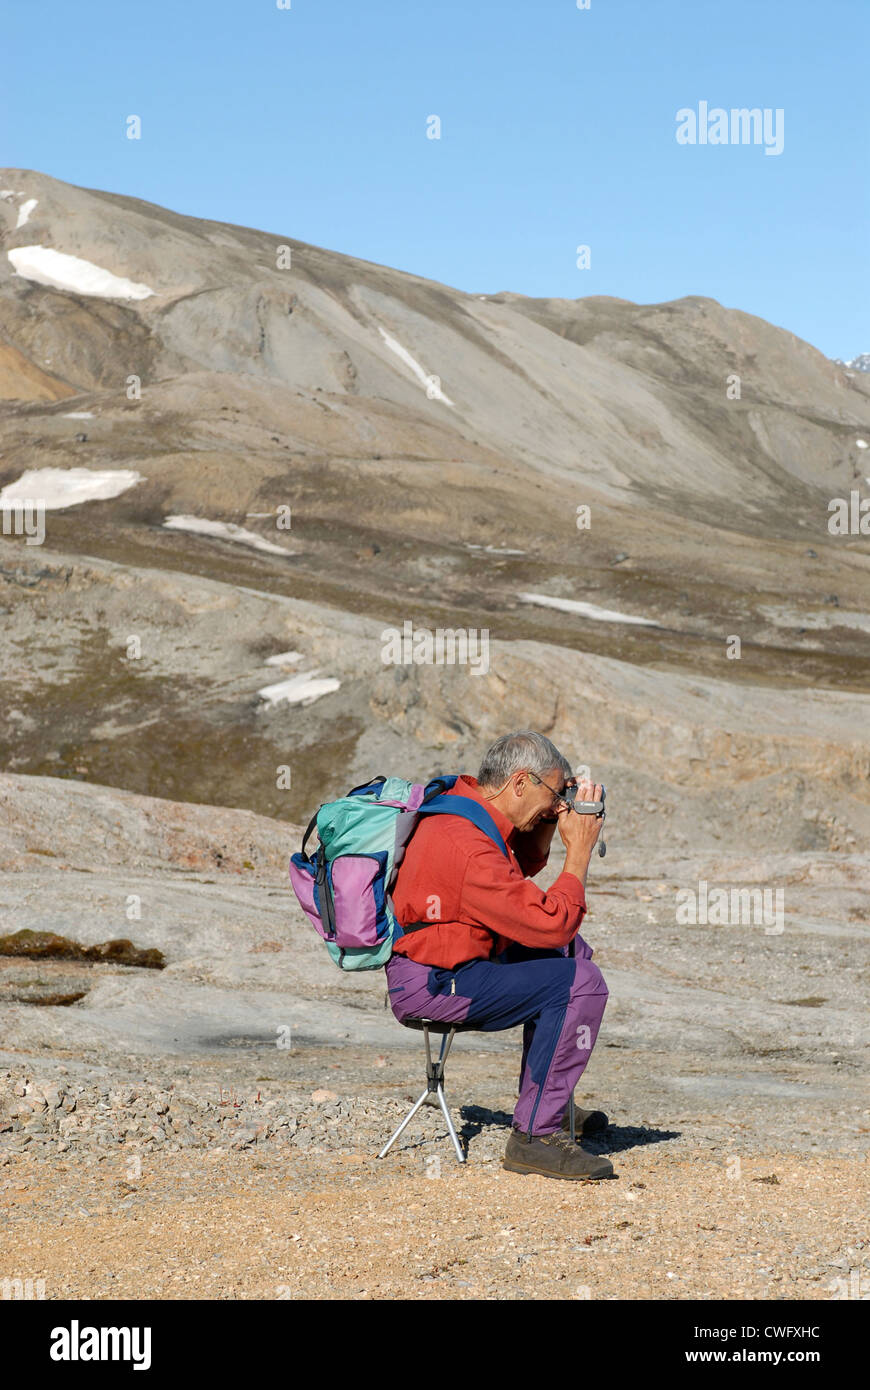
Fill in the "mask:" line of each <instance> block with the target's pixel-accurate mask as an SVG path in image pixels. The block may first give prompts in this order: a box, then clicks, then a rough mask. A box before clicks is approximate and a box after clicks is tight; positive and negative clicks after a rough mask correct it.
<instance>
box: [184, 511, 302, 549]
mask: <svg viewBox="0 0 870 1390" xmlns="http://www.w3.org/2000/svg"><path fill="white" fill-rule="evenodd" d="M163 525H164V526H167V527H168V528H169V530H170V531H193V532H195V533H196V534H198V535H201V536H217V537H218V538H219V539H220V540H224V541H236V542H238V544H239V545H249V546H251V548H252V549H253V550H265V552H266V553H267V555H283V556H284V557H285V559H286V557H287V556H288V555H295V554H296V551H295V550H285V549H284V547H283V546H282V545H276V544H275V542H274V541H267V540H266V539H265V538H264V537H263V536H258V535H257V533H256V531H246V530H245V528H244V526H236V524H235V523H234V522H232V521H207V520H206V518H205V517H201V516H168V517H166V518H165V520H164V522H163Z"/></svg>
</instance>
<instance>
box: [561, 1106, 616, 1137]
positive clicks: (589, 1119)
mask: <svg viewBox="0 0 870 1390" xmlns="http://www.w3.org/2000/svg"><path fill="white" fill-rule="evenodd" d="M609 1124H610V1121H609V1120H608V1118H607V1116H606V1115H605V1113H604V1111H603V1110H581V1109H580V1106H579V1105H575V1106H574V1133H575V1134H603V1132H604V1130H605V1129H606V1128H607V1126H608V1125H609ZM570 1127H571V1121H570V1120H569V1118H568V1111H567V1110H566V1111H565V1118H564V1120H563V1121H562V1128H563V1129H564V1130H570Z"/></svg>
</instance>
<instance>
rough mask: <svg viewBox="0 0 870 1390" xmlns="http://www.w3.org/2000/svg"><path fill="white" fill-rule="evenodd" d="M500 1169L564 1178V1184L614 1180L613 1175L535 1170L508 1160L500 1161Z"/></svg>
mask: <svg viewBox="0 0 870 1390" xmlns="http://www.w3.org/2000/svg"><path fill="white" fill-rule="evenodd" d="M501 1166H502V1168H504V1169H505V1171H506V1172H508V1173H520V1174H529V1175H534V1176H537V1177H540V1178H564V1179H565V1181H566V1182H602V1181H603V1180H604V1179H606V1178H615V1177H616V1174H615V1173H554V1172H553V1170H552V1169H551V1168H536V1167H535V1166H534V1165H533V1164H531V1163H511V1162H510V1161H509V1160H508V1159H504V1158H503V1159H502V1162H501Z"/></svg>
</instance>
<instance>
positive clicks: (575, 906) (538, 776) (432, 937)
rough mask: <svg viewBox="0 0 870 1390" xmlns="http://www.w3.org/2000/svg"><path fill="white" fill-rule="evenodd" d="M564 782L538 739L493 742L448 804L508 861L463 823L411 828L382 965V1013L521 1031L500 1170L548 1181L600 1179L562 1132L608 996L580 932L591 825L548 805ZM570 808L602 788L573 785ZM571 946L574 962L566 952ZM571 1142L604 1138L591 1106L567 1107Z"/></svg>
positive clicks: (450, 819) (555, 757) (597, 1162)
mask: <svg viewBox="0 0 870 1390" xmlns="http://www.w3.org/2000/svg"><path fill="white" fill-rule="evenodd" d="M574 781H575V779H574V778H573V776H572V773H571V766H570V764H569V763H568V760H567V759H566V758H565V757H563V755H562V754H561V753H560V752H559V750H558V749H557V748H556V747H555V745H554V744H552V743H551V742H550V740H549V739H548V738H545V737H544V735H543V734H538V733H533V732H532V731H531V730H522V731H521V732H519V733H515V734H505V735H504V736H503V737H502V738H499V739H497V740H496V742H495V743H494V744H493V745H492V747H491V748H489V749H488V750H487V752H486V754H485V756H484V759H483V762H482V764H481V766H480V770H479V772H478V774H477V777H476V778H474V777H470V776H460V777H458V778H457V780H456V783H455V785H454V787H453V789H452V792H450V793H448V795H455V796H462V797H470V798H472V799H473V800H474V801H476V802H478V803H479V804H480V805H482V806H484V807H485V808H486V810H487V811H488V812H489V814H490V816H491V817H492V820H493V821H494V822H495V826H496V828H497V829H498V831H499V832H500V834H501V837H502V839H503V841H504V843H505V845H506V847H507V851H508V857H505V855H504V854H503V853H502V852H501V850H500V849H499V847H498V846H497V844H495V843H494V841H492V840H491V839H490V838H489V836H488V835H487V834H486V833H485V832H484V831H482V830H480V829H479V828H478V827H477V826H476V825H474V824H473V823H472V822H471V821H469V820H466V819H463V818H461V817H459V816H450V815H439V816H429V817H426V818H425V819H423V820H422V822H421V824H420V825H418V827H417V828H416V829H415V831H414V834H413V836H412V838H411V841H410V843H409V845H408V848H407V851H406V853H405V857H404V860H403V862H402V864H401V866H400V868H399V872H398V876H397V880H396V885H395V889H394V892H393V905H394V907H395V911H396V915H397V917H398V920H399V922H400V923H401V925H402V928H403V931H404V935H403V936H401V937H399V939H398V940H397V941H396V943H395V946H394V948H393V954H392V956H391V957H390V960H389V961H388V962H387V966H386V974H387V983H388V987H389V993H390V1002H391V1004H392V1009H393V1013H394V1014H395V1016H396V1018H397V1019H399V1021H400V1022H401V1021H402V1020H403V1019H405V1018H430V1019H437V1020H438V1021H439V1022H444V1023H466V1024H472V1025H473V1026H474V1027H475V1028H480V1029H481V1030H482V1031H483V1032H493V1031H497V1030H499V1029H502V1028H513V1027H515V1026H516V1025H517V1024H519V1023H522V1024H523V1025H524V1028H523V1055H522V1062H521V1065H520V1088H519V1098H518V1100H517V1105H516V1109H515V1111H514V1117H513V1126H512V1129H511V1134H510V1138H509V1139H508V1142H507V1148H506V1149H505V1154H504V1158H503V1160H502V1164H503V1167H505V1168H507V1169H509V1171H510V1172H512V1173H539V1174H541V1175H542V1176H544V1177H549V1178H573V1179H581V1180H582V1179H590V1178H609V1177H613V1165H612V1164H611V1163H610V1162H609V1161H608V1160H607V1159H606V1158H600V1157H598V1156H596V1155H595V1154H592V1153H590V1152H589V1151H588V1150H587V1149H584V1148H583V1147H582V1145H580V1144H579V1143H574V1142H572V1140H571V1139H570V1137H569V1135H568V1134H566V1133H565V1128H566V1125H567V1120H566V1111H567V1107H568V1102H569V1099H570V1097H571V1095H572V1094H573V1091H574V1087H575V1086H576V1084H577V1081H578V1079H579V1078H580V1076H581V1075H582V1073H583V1071H584V1070H585V1068H586V1064H587V1063H588V1061H589V1057H590V1055H591V1052H592V1049H593V1047H594V1046H595V1040H596V1038H597V1036H598V1029H599V1026H600V1023H601V1017H602V1014H603V1013H604V1007H605V1005H606V1003H607V986H606V985H605V983H604V979H603V976H602V974H601V971H600V970H599V969H598V966H597V965H593V964H592V959H591V957H592V949H591V947H590V946H587V944H586V942H585V941H584V940H583V938H582V937H581V936H579V935H578V932H579V928H580V923H581V921H582V920H583V915H584V913H585V911H586V893H585V887H586V874H587V872H588V869H589V860H590V857H591V855H592V850H593V848H594V846H595V843H596V841H597V839H598V836H599V834H600V832H601V821H600V820H599V819H597V818H596V817H595V816H580V815H575V814H574V813H573V812H572V811H571V810H570V809H569V807H568V806H567V805H566V803H565V802H564V801H560V800H559V793H563V792H564V790H565V788H566V786H568V785H569V783H570V784H573V783H574ZM577 795H578V798H579V799H580V800H590V801H591V800H596V801H597V800H600V799H601V787H600V786H598V785H595V784H593V783H587V782H581V783H580V784H579V786H578V791H577ZM557 826H558V830H559V834H560V836H561V838H562V841H563V843H564V845H565V851H566V854H565V867H564V869H563V870H562V872H561V873H560V875H559V877H558V878H557V879H556V881H555V882H554V883H553V885H552V887H551V888H549V889H548V890H547V892H546V893H545V892H543V890H542V889H540V888H538V887H537V885H536V884H534V883H532V882H531V881H530V879H531V876H533V875H534V874H537V873H539V872H540V871H541V869H543V868H544V866H545V864H546V862H547V859H548V856H549V852H550V842H551V840H552V838H553V832H554V830H555V829H556V827H557ZM572 940H574V941H575V942H576V955H575V956H573V957H569V956H568V955H567V954H566V951H567V947H568V943H569V942H571V941H572ZM575 1118H576V1121H577V1123H578V1125H579V1126H580V1127H581V1132H582V1133H583V1134H591V1133H595V1132H597V1131H599V1130H602V1129H605V1128H606V1126H607V1116H606V1115H604V1114H602V1112H601V1111H599V1110H594V1111H583V1110H577V1111H575Z"/></svg>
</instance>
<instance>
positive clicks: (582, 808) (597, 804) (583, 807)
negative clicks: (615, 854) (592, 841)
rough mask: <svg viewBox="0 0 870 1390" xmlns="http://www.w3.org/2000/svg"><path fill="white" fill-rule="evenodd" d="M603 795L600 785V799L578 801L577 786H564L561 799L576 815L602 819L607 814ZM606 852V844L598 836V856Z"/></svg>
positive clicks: (601, 856)
mask: <svg viewBox="0 0 870 1390" xmlns="http://www.w3.org/2000/svg"><path fill="white" fill-rule="evenodd" d="M604 797H605V789H604V787H602V788H601V800H600V801H578V800H577V788H576V787H566V788H565V791H564V793H563V795H562V800H563V801H567V802H568V805H569V806H570V807H571V808H572V810H574V811H576V812H577V814H578V816H598V817H600V819H601V820H604V817H605V815H606V814H607V813H606V811H605V809H604ZM606 853H607V846H606V845H605V843H604V839H603V837H602V838H599V841H598V855H599V858H601V859H603V858H604V856H605V854H606Z"/></svg>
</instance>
